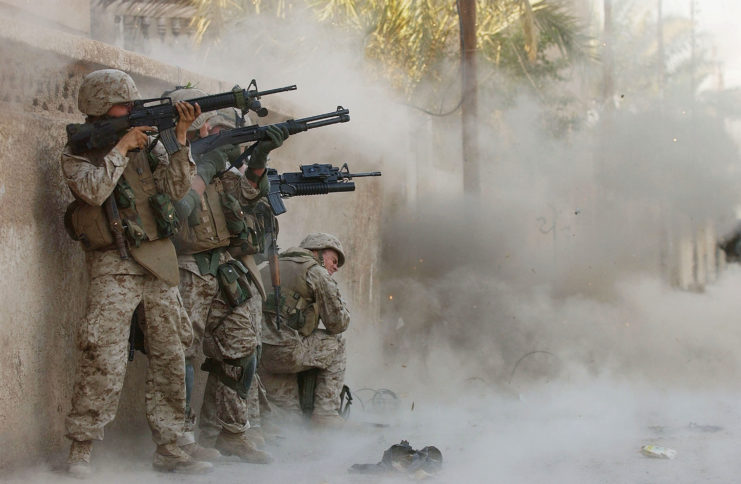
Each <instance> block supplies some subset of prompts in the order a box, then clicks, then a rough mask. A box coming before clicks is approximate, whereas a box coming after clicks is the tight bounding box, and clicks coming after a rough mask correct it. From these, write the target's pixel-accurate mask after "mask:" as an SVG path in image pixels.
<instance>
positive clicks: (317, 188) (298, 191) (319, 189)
mask: <svg viewBox="0 0 741 484" xmlns="http://www.w3.org/2000/svg"><path fill="white" fill-rule="evenodd" d="M299 169H300V170H301V171H299V172H294V173H282V174H278V171H277V170H275V169H274V168H268V170H267V176H268V179H269V180H270V191H269V192H268V197H267V198H268V206H269V207H270V210H268V209H267V206H265V205H264V204H260V205H258V213H257V215H258V216H259V217H261V218H262V220H263V224H264V226H265V257H266V258H267V260H268V264H269V266H270V279H271V282H272V285H273V300H274V301H275V306H276V315H275V325H276V328H277V329H278V330H280V297H281V296H280V266H279V265H278V243H277V236H278V230H277V221H276V219H275V217H277V216H278V215H280V214H282V213H285V212H286V206H285V205H284V204H283V200H282V199H283V198H290V197H296V196H303V195H323V194H326V193H334V192H352V191H354V190H355V183H354V182H352V181H350V180H352V179H353V178H357V177H366V176H381V172H380V171H374V172H369V173H350V169H349V168H348V167H347V163H345V164H343V165H342V167H339V168H338V167H336V166H332V165H330V164H319V163H314V164H313V165H301V166H300V167H299Z"/></svg>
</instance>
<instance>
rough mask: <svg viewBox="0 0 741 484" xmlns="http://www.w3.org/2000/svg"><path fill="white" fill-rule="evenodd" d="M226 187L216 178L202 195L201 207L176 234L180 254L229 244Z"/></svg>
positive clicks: (203, 250) (176, 244)
mask: <svg viewBox="0 0 741 484" xmlns="http://www.w3.org/2000/svg"><path fill="white" fill-rule="evenodd" d="M223 195H224V188H223V186H222V185H221V180H219V179H218V178H214V180H213V182H212V183H210V184H209V185H208V186H206V191H205V193H204V194H203V196H202V197H201V206H200V209H198V208H197V209H195V210H194V211H193V213H192V215H191V217H189V219H188V220H187V221H184V222H183V228H182V229H181V230H180V231H179V232H178V234H177V235H176V236H175V239H174V240H175V247H176V248H177V251H178V254H185V255H187V254H198V253H200V252H205V251H207V250H212V249H215V248H217V247H226V246H228V245H229V239H230V237H231V234H230V233H229V227H228V226H227V221H226V216H225V214H224V209H223V207H222V196H223Z"/></svg>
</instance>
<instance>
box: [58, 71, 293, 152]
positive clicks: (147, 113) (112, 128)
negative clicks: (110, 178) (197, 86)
mask: <svg viewBox="0 0 741 484" xmlns="http://www.w3.org/2000/svg"><path fill="white" fill-rule="evenodd" d="M252 86H254V89H250V87H252ZM295 90H296V86H295V85H292V86H286V87H279V88H277V89H268V90H267V91H258V90H257V83H256V82H255V80H254V79H253V80H252V82H250V85H249V86H247V89H242V88H241V87H239V86H234V89H232V90H231V91H229V92H223V93H221V94H213V95H211V96H205V97H199V98H196V99H189V100H188V101H187V102H189V103H190V104H195V103H198V105H199V106H200V107H201V112H204V113H205V112H207V111H216V110H218V109H222V108H228V107H234V108H238V109H240V110H241V111H242V114H246V113H247V111H248V110H251V111H254V112H255V113H256V114H257V115H258V116H261V117H262V116H266V115H267V114H268V110H267V109H265V108H264V107H262V105H261V104H260V98H261V97H262V96H267V95H268V94H274V93H277V92H285V91H295ZM177 117H178V111H177V109H176V108H175V105H174V104H173V103H172V99H171V98H169V97H161V98H152V99H140V100H137V101H134V107H133V109H132V110H131V114H129V115H128V116H121V117H118V118H112V119H104V120H101V121H96V122H94V123H82V124H68V125H67V142H68V144H69V145H70V147H71V149H72V152H73V153H75V154H79V153H84V152H87V151H92V150H95V149H102V148H108V147H112V146H113V145H115V144H116V143H117V142H118V140H119V139H121V137H122V136H123V135H124V134H125V133H126V131H127V130H128V129H129V128H131V127H134V126H155V127H156V128H157V132H158V133H159V137H160V140H161V141H162V144H164V145H165V149H166V150H167V152H168V153H170V154H172V153H175V152H176V151H177V150H178V142H177V139H176V138H175V129H174V128H175V122H176V119H177Z"/></svg>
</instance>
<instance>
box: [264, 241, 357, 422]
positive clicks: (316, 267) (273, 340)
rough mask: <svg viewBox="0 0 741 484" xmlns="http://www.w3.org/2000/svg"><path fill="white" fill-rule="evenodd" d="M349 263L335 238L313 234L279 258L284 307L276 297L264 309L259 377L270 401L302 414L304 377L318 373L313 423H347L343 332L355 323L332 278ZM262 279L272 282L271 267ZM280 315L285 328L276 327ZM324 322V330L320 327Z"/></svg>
mask: <svg viewBox="0 0 741 484" xmlns="http://www.w3.org/2000/svg"><path fill="white" fill-rule="evenodd" d="M344 263H345V253H344V250H343V249H342V244H341V243H340V241H339V240H338V239H337V238H336V237H335V236H333V235H330V234H325V233H312V234H309V235H308V236H306V238H305V239H304V240H303V241H302V242H301V244H299V247H296V248H292V249H288V250H286V251H285V252H283V253H282V254H280V258H279V265H280V277H281V305H280V307H279V308H276V306H275V302H274V299H273V298H272V295H269V296H268V300H267V303H266V304H265V305H264V307H263V313H264V320H263V332H262V340H263V350H262V360H261V366H260V376H261V378H262V382H263V384H264V385H265V389H266V391H267V396H268V400H269V401H270V402H271V403H273V404H275V405H276V406H278V407H279V408H282V409H285V410H288V411H291V412H294V413H298V412H299V410H301V406H300V400H299V381H298V379H299V375H301V374H302V373H303V372H306V371H310V370H314V372H313V373H314V376H315V378H316V379H315V388H314V392H313V410H312V414H311V420H312V422H313V423H315V424H318V425H326V426H339V425H341V424H342V423H343V422H344V420H343V419H342V417H340V416H339V407H340V392H341V391H342V384H343V380H344V377H345V364H346V355H345V341H344V339H343V336H342V333H343V332H344V331H345V330H346V329H347V327H348V325H349V323H350V314H349V312H348V309H347V305H346V304H345V301H344V300H343V298H342V295H341V294H340V290H339V287H338V286H337V283H336V282H335V281H334V279H332V274H334V273H335V272H336V271H337V269H338V268H340V267H342V265H343V264H344ZM262 276H263V284H265V285H266V286H267V285H269V284H271V282H270V281H271V279H270V271H269V268H268V267H264V268H263V270H262ZM277 311H280V315H281V318H280V319H281V326H280V329H278V328H277V327H276V324H275V315H276V312H277ZM320 321H321V322H322V323H323V325H324V329H319V322H320ZM312 378H313V377H312ZM309 400H311V398H309ZM310 407H311V405H310V406H309V408H310Z"/></svg>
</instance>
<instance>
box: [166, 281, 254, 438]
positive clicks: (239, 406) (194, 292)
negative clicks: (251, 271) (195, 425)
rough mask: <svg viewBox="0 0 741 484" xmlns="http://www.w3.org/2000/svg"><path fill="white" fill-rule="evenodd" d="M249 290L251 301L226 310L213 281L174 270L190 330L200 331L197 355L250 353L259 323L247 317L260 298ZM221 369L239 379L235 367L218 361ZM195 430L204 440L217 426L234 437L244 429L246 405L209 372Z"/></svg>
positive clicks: (218, 357)
mask: <svg viewBox="0 0 741 484" xmlns="http://www.w3.org/2000/svg"><path fill="white" fill-rule="evenodd" d="M250 289H251V290H252V293H253V294H254V296H253V297H251V298H250V299H248V300H247V302H246V303H244V304H243V305H241V306H239V307H237V308H230V307H229V306H228V304H227V303H226V302H225V301H224V299H223V297H222V295H221V291H220V289H219V281H218V279H217V278H216V277H214V276H211V275H205V276H201V275H200V274H196V273H193V272H191V271H186V270H181V271H180V291H181V293H182V295H183V300H184V301H185V306H186V309H187V310H188V314H189V315H190V318H191V320H192V321H193V326H194V329H195V328H198V327H199V325H200V328H202V329H201V330H200V331H202V333H201V338H202V339H203V352H204V354H205V355H206V356H207V357H210V358H214V359H216V360H219V361H221V360H224V359H238V358H242V357H244V356H249V355H251V354H253V353H254V352H255V349H256V347H257V345H258V338H257V335H258V334H259V331H260V328H259V324H260V321H259V320H256V319H255V318H254V316H253V314H254V313H255V312H256V311H259V309H256V307H257V308H259V307H260V305H261V299H260V294H259V292H258V291H257V288H256V287H254V286H253V285H251V287H250ZM196 333H198V330H196ZM196 338H198V336H196ZM188 353H189V354H190V355H193V354H195V351H194V349H193V348H191V349H190V350H189V351H188ZM221 367H222V370H223V371H224V373H226V374H227V375H229V376H231V377H232V378H235V379H239V377H240V376H241V369H240V368H238V367H235V366H232V365H228V364H225V363H221ZM199 427H200V429H201V435H202V439H203V440H204V441H205V442H208V441H210V440H212V439H213V438H215V436H216V435H217V434H218V432H219V431H220V429H221V428H224V429H226V430H228V431H230V432H234V433H239V432H243V431H244V430H246V429H247V428H249V418H248V411H247V401H246V400H244V399H242V398H241V397H240V396H239V395H238V394H237V392H235V391H234V390H232V389H231V388H229V387H228V386H227V385H225V384H224V383H222V382H221V380H220V379H219V378H218V376H216V375H215V374H212V373H209V374H208V379H207V381H206V389H205V392H204V396H203V405H202V407H201V413H200V423H199ZM187 430H190V431H192V430H193V429H192V428H189V429H187Z"/></svg>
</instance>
